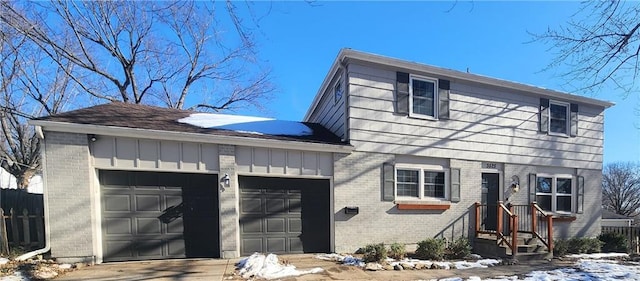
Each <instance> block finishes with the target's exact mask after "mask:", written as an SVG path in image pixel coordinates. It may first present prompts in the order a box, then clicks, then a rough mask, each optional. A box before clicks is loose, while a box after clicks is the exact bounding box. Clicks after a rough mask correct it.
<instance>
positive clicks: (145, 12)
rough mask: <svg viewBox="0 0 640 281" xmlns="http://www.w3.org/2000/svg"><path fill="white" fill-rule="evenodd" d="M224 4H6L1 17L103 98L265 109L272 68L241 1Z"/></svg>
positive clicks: (196, 105) (0, 14) (83, 85)
mask: <svg viewBox="0 0 640 281" xmlns="http://www.w3.org/2000/svg"><path fill="white" fill-rule="evenodd" d="M224 4H226V5H224V6H223V10H224V11H226V13H219V12H217V10H216V9H215V8H216V7H218V6H219V5H220V4H216V3H214V2H197V1H187V2H164V1H155V2H154V1H146V2H136V1H62V0H60V1H52V2H46V3H41V2H37V3H27V4H24V5H21V4H20V3H18V2H11V1H4V2H2V3H1V4H0V5H2V9H3V11H2V13H0V22H2V23H3V24H6V25H7V26H9V27H11V28H13V29H14V30H15V31H17V32H19V33H20V34H23V35H24V36H26V37H28V38H29V40H31V41H32V42H33V43H35V44H36V45H37V46H39V47H40V49H41V50H42V51H43V52H44V53H46V54H47V55H48V56H49V57H50V58H51V60H52V61H53V62H55V63H56V64H57V65H58V67H59V68H61V69H67V68H66V67H65V65H64V64H63V63H64V62H69V63H71V64H73V65H74V66H75V67H73V68H71V69H69V70H68V71H66V74H67V75H68V76H69V77H70V78H71V79H72V80H73V81H74V82H75V83H77V84H78V85H79V86H80V87H81V88H82V90H83V91H84V92H86V93H88V94H90V96H91V97H93V98H97V99H99V100H107V101H123V102H131V103H146V104H156V105H165V106H169V107H174V108H193V107H201V108H205V109H212V110H223V109H230V108H233V107H234V106H259V105H260V104H261V101H262V100H264V99H266V98H268V96H269V94H270V93H271V92H272V91H273V86H272V85H271V84H270V83H269V80H270V79H269V72H268V70H266V69H264V68H263V67H262V66H261V63H260V62H259V61H258V59H257V55H256V50H255V45H254V43H253V42H254V38H253V36H252V33H251V31H252V30H251V28H250V26H249V25H248V24H245V22H244V21H243V18H242V17H241V16H240V15H239V12H238V10H237V7H236V4H235V2H231V1H227V2H226V3H224ZM246 5H247V6H248V5H249V4H246ZM248 7H249V8H250V6H248ZM223 15H224V16H226V18H225V17H222V16H223ZM223 21H227V22H230V24H229V25H230V26H231V29H232V30H233V32H228V31H227V30H224V29H223V27H224V25H223V24H221V22H223ZM234 34H235V36H233V35H234ZM61 60H62V61H61Z"/></svg>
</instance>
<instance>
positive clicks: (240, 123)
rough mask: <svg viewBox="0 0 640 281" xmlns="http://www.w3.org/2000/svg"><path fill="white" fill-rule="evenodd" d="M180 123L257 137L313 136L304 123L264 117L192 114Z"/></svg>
mask: <svg viewBox="0 0 640 281" xmlns="http://www.w3.org/2000/svg"><path fill="white" fill-rule="evenodd" d="M178 122H180V123H185V124H190V125H193V126H197V127H201V128H206V129H220V130H229V131H236V132H242V133H249V134H257V135H280V136H308V135H312V134H313V130H312V129H311V128H309V127H307V125H305V124H303V123H300V122H296V121H284V120H275V119H271V118H263V117H251V116H240V115H227V114H217V113H192V114H191V115H189V116H188V117H185V118H182V119H178Z"/></svg>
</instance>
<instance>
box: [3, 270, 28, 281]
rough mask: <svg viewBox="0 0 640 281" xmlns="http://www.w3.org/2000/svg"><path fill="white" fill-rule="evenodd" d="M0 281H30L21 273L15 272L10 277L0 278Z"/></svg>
mask: <svg viewBox="0 0 640 281" xmlns="http://www.w3.org/2000/svg"><path fill="white" fill-rule="evenodd" d="M0 281H30V279H29V277H27V276H25V275H24V273H22V271H16V272H14V273H13V274H12V275H7V276H2V277H0Z"/></svg>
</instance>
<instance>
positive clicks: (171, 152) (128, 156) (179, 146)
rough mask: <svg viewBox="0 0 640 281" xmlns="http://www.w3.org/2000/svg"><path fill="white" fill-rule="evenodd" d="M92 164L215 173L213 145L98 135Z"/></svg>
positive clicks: (215, 150)
mask: <svg viewBox="0 0 640 281" xmlns="http://www.w3.org/2000/svg"><path fill="white" fill-rule="evenodd" d="M91 154H92V155H93V164H94V166H95V167H96V168H99V169H120V170H146V171H165V172H216V171H218V170H219V165H218V147H217V145H215V144H203V143H189V142H177V141H160V140H150V139H132V138H124V137H111V136H97V140H96V141H95V142H92V143H91Z"/></svg>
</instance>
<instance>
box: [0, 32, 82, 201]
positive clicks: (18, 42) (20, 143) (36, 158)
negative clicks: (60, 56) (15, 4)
mask: <svg viewBox="0 0 640 281" xmlns="http://www.w3.org/2000/svg"><path fill="white" fill-rule="evenodd" d="M0 30H1V33H0V35H1V36H0V54H1V55H2V65H1V66H0V78H1V80H0V83H1V84H0V132H1V134H0V166H1V167H2V168H3V169H5V170H7V171H8V172H9V173H10V174H12V175H13V176H14V177H15V178H16V181H17V186H18V188H21V189H24V188H26V187H27V186H28V185H29V181H30V179H31V178H32V176H33V175H34V174H35V173H36V172H37V171H38V170H39V169H40V145H39V144H40V139H39V138H38V137H37V136H36V133H35V131H34V128H33V127H31V126H29V125H28V124H27V120H28V119H30V118H35V117H39V116H42V115H43V114H54V113H56V112H58V111H60V110H61V109H63V107H64V105H65V104H66V103H67V101H68V98H69V97H72V96H73V94H74V92H75V91H74V89H73V88H72V83H71V81H70V79H69V77H68V76H67V75H66V74H65V71H69V70H70V68H71V67H72V65H70V64H66V67H67V68H68V69H66V70H63V69H59V68H57V67H53V68H52V67H50V60H49V59H48V57H45V56H42V53H41V52H39V49H38V48H36V47H35V46H34V45H32V44H30V42H29V40H27V38H26V37H24V36H22V35H20V34H17V33H15V32H12V30H10V29H6V28H2V29H0ZM63 62H64V61H63V60H61V64H62V65H64V64H63Z"/></svg>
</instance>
